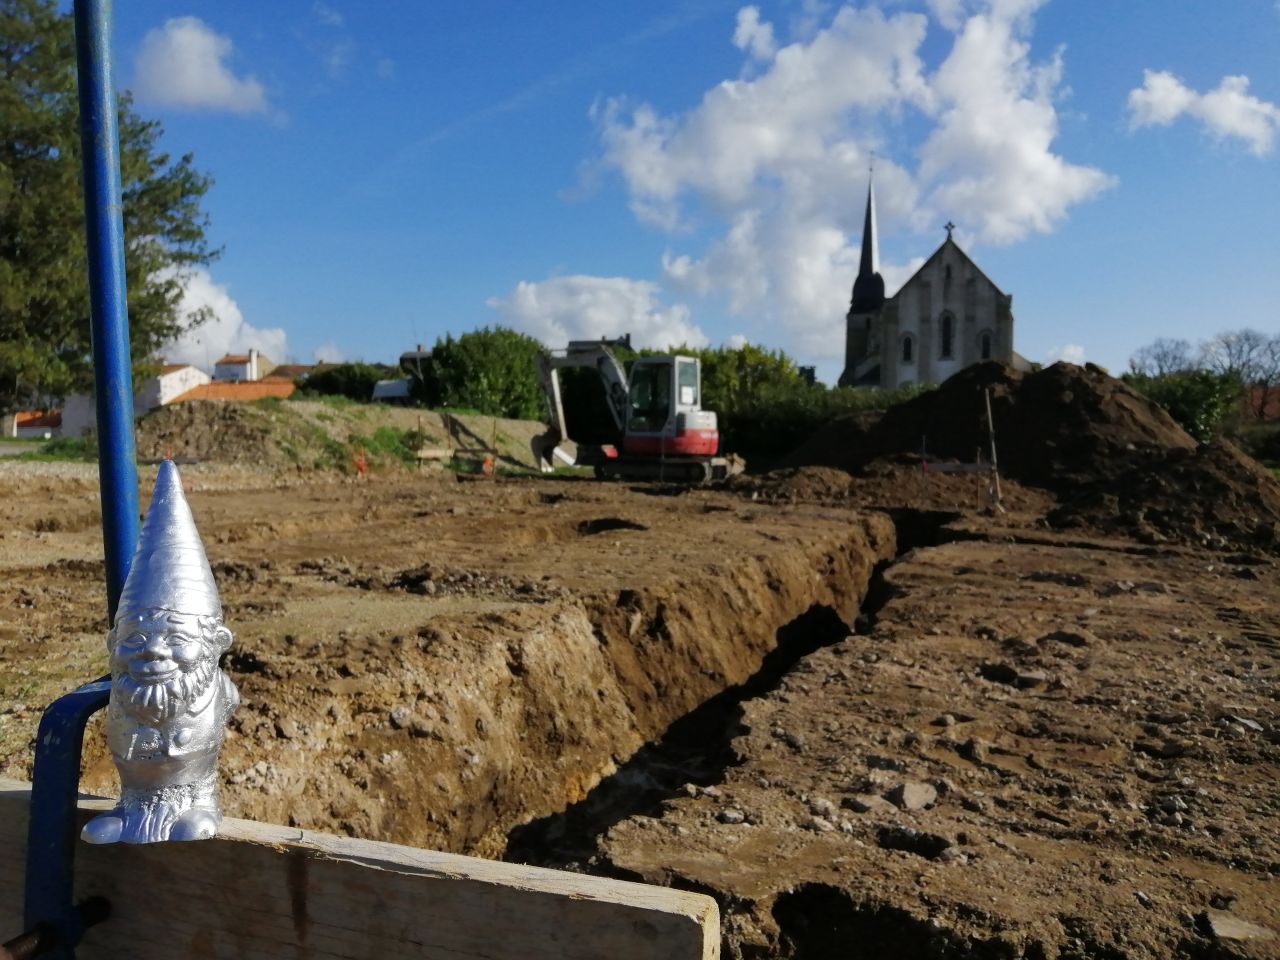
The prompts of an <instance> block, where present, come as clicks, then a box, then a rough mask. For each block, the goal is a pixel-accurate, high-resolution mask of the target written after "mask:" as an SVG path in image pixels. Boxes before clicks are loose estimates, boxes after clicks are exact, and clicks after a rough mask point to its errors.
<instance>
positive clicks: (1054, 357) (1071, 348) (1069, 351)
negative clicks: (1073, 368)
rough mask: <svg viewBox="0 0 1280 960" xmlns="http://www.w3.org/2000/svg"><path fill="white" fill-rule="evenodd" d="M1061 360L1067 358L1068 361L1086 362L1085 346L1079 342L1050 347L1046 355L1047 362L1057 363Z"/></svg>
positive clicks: (1075, 362)
mask: <svg viewBox="0 0 1280 960" xmlns="http://www.w3.org/2000/svg"><path fill="white" fill-rule="evenodd" d="M1059 360H1065V361H1066V362H1067V363H1074V364H1077V365H1079V364H1083V363H1084V347H1082V346H1080V344H1078V343H1065V344H1063V345H1062V346H1060V347H1050V348H1049V352H1048V353H1047V354H1046V355H1045V362H1046V363H1057V362H1058V361H1059Z"/></svg>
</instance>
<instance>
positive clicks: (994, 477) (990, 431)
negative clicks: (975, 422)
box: [982, 387, 1004, 513]
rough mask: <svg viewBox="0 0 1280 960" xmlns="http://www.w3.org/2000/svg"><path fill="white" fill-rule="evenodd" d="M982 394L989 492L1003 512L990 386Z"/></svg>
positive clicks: (996, 506) (996, 505)
mask: <svg viewBox="0 0 1280 960" xmlns="http://www.w3.org/2000/svg"><path fill="white" fill-rule="evenodd" d="M982 395H983V397H984V398H985V399H986V402H987V439H988V440H989V441H990V442H991V492H992V495H993V497H994V500H995V504H994V505H995V508H996V509H997V510H999V511H1000V512H1001V513H1004V505H1003V504H1002V503H1001V502H1000V501H1001V500H1002V499H1003V496H1002V495H1001V493H1000V463H999V461H998V460H997V459H996V424H995V420H993V419H992V417H991V388H990V387H987V388H986V389H985V390H983V391H982Z"/></svg>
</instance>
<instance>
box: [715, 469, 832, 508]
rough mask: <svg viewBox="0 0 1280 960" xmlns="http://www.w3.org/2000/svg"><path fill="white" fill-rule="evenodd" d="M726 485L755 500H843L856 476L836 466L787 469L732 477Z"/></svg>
mask: <svg viewBox="0 0 1280 960" xmlns="http://www.w3.org/2000/svg"><path fill="white" fill-rule="evenodd" d="M726 486H727V487H728V488H729V489H730V490H732V491H734V492H735V493H740V494H743V495H745V496H749V497H751V499H753V500H768V501H780V502H796V501H800V500H844V499H846V498H848V496H849V492H850V490H851V488H852V486H853V477H851V476H850V475H849V474H848V473H847V472H845V471H844V470H839V469H836V468H833V467H784V468H783V469H781V470H771V471H770V472H769V473H764V474H760V475H758V476H756V475H747V474H739V475H738V476H736V477H730V478H729V480H728V482H727V483H726Z"/></svg>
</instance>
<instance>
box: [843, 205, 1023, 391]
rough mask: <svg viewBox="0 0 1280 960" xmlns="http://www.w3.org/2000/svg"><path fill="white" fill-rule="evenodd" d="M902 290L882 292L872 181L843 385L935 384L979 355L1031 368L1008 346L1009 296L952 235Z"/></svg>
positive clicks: (1010, 339) (847, 336) (848, 324)
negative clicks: (889, 294) (888, 293)
mask: <svg viewBox="0 0 1280 960" xmlns="http://www.w3.org/2000/svg"><path fill="white" fill-rule="evenodd" d="M953 229H954V225H953V224H950V223H948V224H947V239H946V240H944V241H943V242H942V246H940V247H938V249H937V250H936V251H934V254H933V256H931V257H930V258H929V259H928V260H926V261H925V263H924V265H923V266H922V267H921V268H920V269H919V270H917V271H916V272H915V273H914V274H913V275H912V277H911V279H910V280H908V281H907V282H906V283H904V284H903V285H902V289H901V290H899V291H898V292H897V293H895V294H894V295H893V296H892V297H885V295H884V279H883V278H882V277H881V276H880V271H879V266H880V253H879V249H878V247H877V243H876V196H875V184H874V183H872V184H870V185H868V187H867V213H866V218H865V220H864V222H863V227H862V259H861V262H860V263H859V267H858V278H857V280H856V281H854V284H853V298H852V300H851V301H850V303H849V312H848V314H847V315H846V316H845V324H846V327H845V348H844V373H842V374H841V375H840V381H839V385H840V386H842V387H905V386H910V385H912V384H921V383H941V382H942V381H943V380H946V379H947V378H948V377H950V376H951V375H952V374H954V373H958V372H959V371H960V370H962V369H964V368H965V367H967V366H969V365H971V364H974V363H980V362H982V361H983V360H1002V361H1004V362H1005V363H1008V364H1011V365H1013V366H1014V367H1016V368H1018V369H1020V370H1029V369H1031V365H1030V364H1029V363H1028V362H1027V361H1026V360H1025V359H1024V358H1023V357H1021V356H1019V355H1018V354H1017V353H1015V352H1014V349H1013V295H1012V294H1007V293H1003V292H1002V291H1001V290H1000V288H999V287H997V286H996V285H995V284H994V283H992V282H991V280H990V278H988V277H987V275H986V274H985V273H983V272H982V270H981V269H980V268H979V267H978V265H977V264H976V263H974V262H973V261H972V260H971V259H970V258H969V255H968V254H967V253H965V252H964V251H963V250H961V249H960V245H959V244H958V243H956V242H955V240H954V239H953V238H952V236H951V231H952V230H953Z"/></svg>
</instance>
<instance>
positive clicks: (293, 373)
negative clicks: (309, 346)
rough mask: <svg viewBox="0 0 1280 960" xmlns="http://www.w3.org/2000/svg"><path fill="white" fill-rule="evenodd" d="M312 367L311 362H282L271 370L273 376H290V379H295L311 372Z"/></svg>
mask: <svg viewBox="0 0 1280 960" xmlns="http://www.w3.org/2000/svg"><path fill="white" fill-rule="evenodd" d="M312 369H313V368H312V366H311V364H309V363H282V364H280V366H278V367H276V368H275V369H274V370H272V371H271V376H273V377H288V378H289V379H291V380H294V379H297V378H298V377H301V376H303V375H304V374H308V373H310V372H311V371H312Z"/></svg>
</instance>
